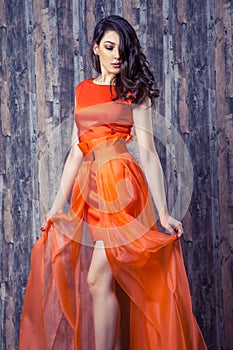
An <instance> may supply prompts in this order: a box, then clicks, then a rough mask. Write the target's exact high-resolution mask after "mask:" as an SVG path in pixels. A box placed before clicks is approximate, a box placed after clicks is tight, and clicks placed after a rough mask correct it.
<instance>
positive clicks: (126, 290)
mask: <svg viewBox="0 0 233 350" xmlns="http://www.w3.org/2000/svg"><path fill="white" fill-rule="evenodd" d="M75 121H76V124H77V127H78V132H79V135H78V136H79V144H78V146H79V148H80V149H81V150H82V152H83V155H84V157H83V162H82V164H81V167H80V169H79V172H78V174H77V177H76V179H75V182H74V186H73V191H72V197H71V203H70V210H69V211H68V213H63V214H60V215H57V216H55V217H53V218H52V220H50V221H49V223H48V225H47V228H46V231H45V232H44V233H43V235H42V236H41V237H40V238H39V240H38V241H37V242H36V243H35V245H34V247H33V249H32V256H31V271H30V275H29V279H28V285H27V290H26V295H25V301H24V308H23V312H22V319H21V327H20V340H19V349H20V350H29V349H30V350H52V349H54V350H59V349H62V350H94V345H93V346H92V347H90V341H89V340H90V339H89V338H93V327H91V326H89V328H88V329H87V326H86V325H90V323H91V318H92V315H91V312H92V311H91V310H92V308H91V305H89V307H88V305H85V307H83V305H82V297H83V295H84V293H88V292H87V289H85V288H86V287H85V286H84V284H85V283H84V282H83V278H82V276H83V275H82V266H83V265H82V264H80V260H82V259H83V258H82V250H83V249H85V247H87V246H91V245H92V242H93V241H95V240H99V239H101V240H103V241H104V244H105V250H106V255H107V258H108V261H109V265H110V267H111V269H112V273H113V275H114V277H115V280H116V285H117V288H116V293H117V295H118V297H119V303H120V306H121V325H122V328H121V335H122V350H129V349H130V350H142V349H143V350H154V349H158V350H171V349H172V350H203V349H206V345H205V342H204V340H203V337H202V334H201V331H200V329H199V327H198V325H197V323H196V320H195V318H194V316H193V313H192V305H191V298H190V292H189V286H188V281H187V277H186V272H185V268H184V263H183V258H182V252H181V247H180V242H179V240H176V238H175V237H174V236H170V235H167V234H164V233H162V232H159V231H158V229H157V225H156V217H155V214H154V211H153V206H152V203H151V199H150V196H149V192H148V186H147V183H146V180H145V176H144V174H143V172H142V170H141V169H140V167H139V165H138V163H137V162H136V160H135V159H134V157H133V156H132V155H131V154H130V153H129V152H128V149H127V143H128V142H129V141H130V140H131V139H132V136H131V128H132V125H133V118H132V110H131V105H130V103H128V102H122V101H118V100H117V101H115V102H113V101H112V97H111V93H110V88H109V86H105V85H96V84H94V83H93V80H92V79H87V80H85V81H83V82H82V83H80V84H79V85H78V86H77V88H76V107H75ZM87 229H88V231H89V233H90V239H89V238H88V237H89V234H88V231H87ZM88 249H92V248H88ZM82 261H83V260H82ZM81 265H82V266H81ZM87 265H88V264H87ZM80 266H81V268H80ZM87 268H88V267H87ZM80 281H81V282H80ZM86 297H87V295H85V298H86ZM83 300H84V299H83Z"/></svg>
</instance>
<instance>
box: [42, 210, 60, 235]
mask: <svg viewBox="0 0 233 350" xmlns="http://www.w3.org/2000/svg"><path fill="white" fill-rule="evenodd" d="M59 213H61V211H59V212H55V211H54V210H53V209H50V210H49V211H48V212H47V214H46V215H45V216H44V218H43V220H42V225H41V228H40V230H41V231H42V232H43V231H45V230H46V227H47V224H48V221H49V220H50V219H51V218H52V217H53V216H54V215H57V214H59Z"/></svg>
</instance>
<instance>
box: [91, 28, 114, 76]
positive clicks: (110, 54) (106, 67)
mask: <svg viewBox="0 0 233 350" xmlns="http://www.w3.org/2000/svg"><path fill="white" fill-rule="evenodd" d="M119 45H120V37H119V35H118V34H117V32H115V31H107V32H105V33H104V35H103V37H102V39H101V41H100V43H99V45H98V44H95V45H94V47H93V50H94V53H95V54H96V55H98V56H99V60H100V68H101V74H102V75H105V76H108V75H111V76H112V75H116V74H118V73H119V72H120V65H121V63H120V54H119Z"/></svg>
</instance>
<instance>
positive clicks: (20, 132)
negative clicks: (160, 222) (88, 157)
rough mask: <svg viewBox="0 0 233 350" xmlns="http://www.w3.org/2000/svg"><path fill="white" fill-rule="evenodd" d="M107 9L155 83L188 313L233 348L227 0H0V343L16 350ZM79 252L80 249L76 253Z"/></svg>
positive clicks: (232, 42)
mask: <svg viewBox="0 0 233 350" xmlns="http://www.w3.org/2000/svg"><path fill="white" fill-rule="evenodd" d="M109 14H119V15H123V16H124V17H125V18H126V19H128V20H129V21H130V22H131V24H132V25H133V26H134V28H135V30H136V32H137V34H138V36H139V38H140V42H141V45H142V47H143V49H144V51H145V53H146V55H147V57H148V59H149V61H150V66H151V69H152V71H153V72H154V74H155V77H156V79H157V81H158V85H159V88H160V90H161V96H160V98H159V100H158V101H157V102H156V113H157V114H156V113H155V111H153V113H154V121H153V123H154V135H155V143H156V146H157V148H158V152H159V154H160V157H161V161H162V165H163V169H164V174H165V179H166V188H167V197H168V202H169V207H170V209H171V210H172V209H173V208H174V206H175V209H174V211H175V214H176V215H177V216H179V215H181V214H180V213H181V212H182V208H184V207H185V206H187V210H186V213H185V215H182V218H183V223H184V229H185V234H184V237H183V239H182V245H183V252H184V259H185V265H186V270H187V274H188V278H189V282H190V288H191V294H192V301H193V310H194V313H195V315H196V317H197V320H198V323H199V325H200V327H201V329H202V331H203V334H204V336H205V339H206V342H207V345H208V349H209V350H222V349H224V350H233V333H232V324H233V299H232V295H233V287H232V286H233V280H232V275H233V271H232V266H233V264H232V251H233V69H232V66H233V35H232V34H233V33H232V27H233V3H232V1H230V0H219V1H214V0H196V1H192V0H174V1H168V0H158V1H152V0H147V1H145V0H134V1H122V0H113V1H110V2H104V1H102V0H80V1H77V0H67V1H62V0H50V1H46V0H40V1H33V0H25V1H24V2H20V1H16V0H13V1H8V0H0V48H1V49H0V113H1V118H0V208H1V223H0V226H1V235H0V267H1V269H0V271H1V272H0V280H1V285H0V288H1V300H0V313H1V319H0V330H1V331H0V344H1V349H7V350H8V349H9V350H12V349H17V344H18V332H19V324H20V314H21V309H22V304H23V297H24V293H25V288H26V282H27V276H28V273H29V269H30V252H31V247H32V245H33V243H34V242H35V241H36V239H37V237H38V236H39V235H40V233H39V227H40V220H41V219H42V217H43V215H44V214H45V212H46V211H47V210H48V208H49V207H50V206H51V204H52V201H53V198H54V195H55V193H56V190H57V187H58V184H59V178H60V175H61V171H62V167H63V164H64V160H65V157H66V154H67V152H68V151H69V147H70V141H71V139H70V135H71V131H72V125H73V108H74V88H75V86H76V85H77V84H78V82H79V81H81V80H83V79H85V78H88V77H90V76H93V75H94V74H95V73H94V72H93V70H92V67H91V61H90V58H89V49H90V42H91V38H92V32H93V29H94V26H95V23H96V21H98V20H99V19H101V18H102V17H104V16H106V15H109ZM156 115H157V117H156ZM164 126H165V128H164V129H163V130H164V132H163V138H162V139H159V130H162V127H164ZM184 149H187V151H188V154H189V159H190V161H191V164H192V169H191V168H190V173H188V174H189V177H190V179H187V171H186V166H187V162H186V159H185V156H184V154H185V152H184ZM191 170H193V172H192V171H191ZM182 179H184V180H185V181H183V180H182ZM186 180H187V181H186ZM189 180H190V181H189ZM191 180H193V186H191V185H192V181H191ZM189 184H191V185H190V187H192V188H189ZM190 191H191V192H192V198H191V202H190V203H189V195H188V194H189V192H190ZM179 193H181V194H183V195H181V198H179V196H178V194H179ZM90 254H91V252H90V251H89V250H88V249H87V250H86V251H85V249H84V250H83V255H82V262H83V261H84V260H85V259H89V258H90ZM85 257H86V258H85ZM82 270H83V280H85V278H86V270H85V267H84V266H82ZM88 300H89V299H88V298H87V299H86V300H85V301H84V304H83V305H87V304H88V303H89V301H88ZM92 326H93V325H92V324H91V323H90V325H89V327H90V329H91V328H92ZM85 332H86V330H85V329H83V334H84V336H86V337H88V335H87V334H86V333H85ZM88 339H89V343H88V347H89V348H91V347H92V344H93V339H90V338H88Z"/></svg>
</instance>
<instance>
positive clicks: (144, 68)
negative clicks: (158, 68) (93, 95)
mask: <svg viewBox="0 0 233 350" xmlns="http://www.w3.org/2000/svg"><path fill="white" fill-rule="evenodd" d="M107 31H115V32H117V34H118V35H119V37H120V45H119V54H120V61H121V66H120V72H119V73H118V74H116V76H114V77H113V81H112V84H113V83H114V84H115V88H116V97H114V98H113V100H116V99H123V100H127V99H130V100H132V102H133V103H138V104H140V103H142V102H143V101H144V100H145V99H146V97H149V98H150V100H151V102H153V101H154V99H155V98H156V97H158V96H159V90H158V88H157V84H156V82H155V79H154V76H153V74H152V72H151V70H150V69H149V64H148V61H147V59H146V56H145V55H144V53H143V52H142V48H141V45H140V43H139V40H138V37H137V34H136V32H135V30H134V29H133V27H132V26H131V25H130V24H129V22H128V21H126V20H125V19H124V18H122V17H120V16H115V15H112V16H108V17H106V18H103V19H101V20H100V21H99V22H98V23H97V25H96V27H95V30H94V35H93V39H92V44H91V59H92V64H93V67H94V69H95V70H96V71H97V72H98V73H101V67H100V61H99V57H98V56H97V55H95V54H94V52H93V47H94V45H95V44H97V45H99V43H100V41H101V39H102V37H103V35H104V34H105V33H106V32H107Z"/></svg>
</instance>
